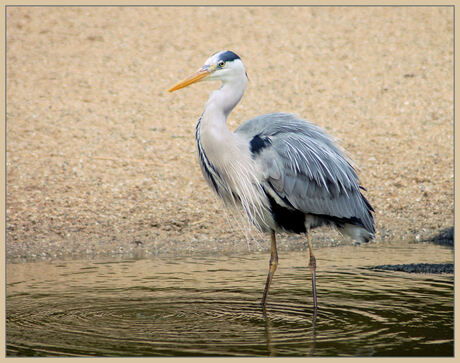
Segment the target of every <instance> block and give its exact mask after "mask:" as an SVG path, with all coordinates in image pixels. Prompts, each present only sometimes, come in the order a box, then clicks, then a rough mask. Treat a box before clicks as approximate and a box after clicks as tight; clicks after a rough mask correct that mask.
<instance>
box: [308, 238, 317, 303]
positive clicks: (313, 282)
mask: <svg viewBox="0 0 460 363" xmlns="http://www.w3.org/2000/svg"><path fill="white" fill-rule="evenodd" d="M307 243H308V249H309V251H310V262H309V264H308V266H309V267H310V271H311V286H312V289H313V307H314V308H315V310H316V309H318V298H317V295H316V258H315V255H314V254H313V249H312V247H311V237H310V231H308V232H307Z"/></svg>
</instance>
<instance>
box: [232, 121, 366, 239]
mask: <svg viewBox="0 0 460 363" xmlns="http://www.w3.org/2000/svg"><path fill="white" fill-rule="evenodd" d="M235 133H238V134H240V135H244V137H245V138H247V139H248V142H249V143H250V149H251V152H252V153H253V157H254V159H255V160H256V162H257V163H259V165H260V167H261V170H262V171H263V176H264V183H265V184H266V185H264V189H266V191H267V192H269V193H271V194H272V196H273V197H276V198H277V199H278V200H281V201H284V203H285V204H287V205H288V206H289V207H293V208H295V209H297V210H300V211H302V212H304V213H310V214H316V215H322V216H330V217H335V218H339V219H347V220H351V221H355V222H356V223H358V224H362V226H363V227H364V228H365V229H366V230H368V231H369V232H371V233H373V232H374V222H373V217H372V214H371V213H370V212H371V211H373V209H372V207H371V206H370V204H369V202H368V201H367V200H366V198H365V197H364V196H363V195H362V194H361V192H360V186H359V180H358V177H357V175H356V172H355V170H354V169H353V167H352V165H351V164H350V162H349V161H348V160H347V158H346V157H345V155H344V153H343V152H342V150H340V149H339V148H338V146H337V145H336V144H335V143H334V140H333V139H332V138H331V137H330V136H329V135H328V134H326V132H325V131H323V130H322V129H321V128H319V127H318V126H316V125H314V124H312V123H309V122H307V121H304V120H301V119H298V118H297V117H295V116H294V115H291V114H283V113H276V114H268V115H263V116H259V117H257V118H254V119H252V120H249V121H248V122H246V123H245V124H243V125H241V126H240V127H239V128H238V129H237V130H236V131H235ZM273 194H275V195H273Z"/></svg>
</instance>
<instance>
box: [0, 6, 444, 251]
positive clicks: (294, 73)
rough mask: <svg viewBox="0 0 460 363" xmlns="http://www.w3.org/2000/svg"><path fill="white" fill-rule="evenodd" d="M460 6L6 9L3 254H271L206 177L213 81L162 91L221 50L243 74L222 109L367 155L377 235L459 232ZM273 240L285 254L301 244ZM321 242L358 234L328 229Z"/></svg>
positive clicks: (236, 120) (365, 170)
mask: <svg viewBox="0 0 460 363" xmlns="http://www.w3.org/2000/svg"><path fill="white" fill-rule="evenodd" d="M452 19H453V10H452V8H446V7H444V8H436V7H420V8H419V7H396V8H379V7H375V8H374V7H372V8H371V7H369V8H367V7H347V8H339V7H335V8H334V7H333V8H328V7H300V8H292V7H282V8H270V7H268V8H266V7H252V8H251V7H236V8H235V7H230V8H227V7H225V8H224V7H220V8H219V7H188V8H184V7H183V8H174V7H147V8H143V7H135V8H134V7H126V8H121V7H99V8H92V7H63V8H53V7H46V8H39V7H36V8H27V7H16V8H15V7H9V8H8V9H7V210H6V212H7V234H6V237H7V257H8V258H9V259H11V260H12V259H18V258H20V259H21V258H24V259H31V258H32V259H33V258H60V257H81V256H90V257H94V256H103V255H134V256H136V255H140V256H144V255H146V256H148V255H158V254H160V255H161V254H191V253H231V252H237V251H240V252H241V251H244V250H247V249H248V248H249V249H250V250H251V251H254V250H267V249H268V247H269V241H268V238H266V237H264V236H261V235H260V234H258V233H256V232H254V231H252V230H251V229H248V228H246V227H247V226H245V225H244V224H243V225H242V226H240V225H239V224H237V223H235V222H234V221H233V219H232V217H231V216H229V214H228V213H227V212H225V211H224V210H223V208H222V205H221V204H220V203H219V202H218V201H217V199H216V198H215V196H214V195H213V194H212V192H211V191H210V189H209V188H208V187H207V186H206V184H205V182H204V181H203V179H202V176H201V172H200V169H199V165H198V162H197V157H196V150H195V141H194V131H195V123H196V121H197V119H198V117H199V116H200V114H201V112H202V109H203V104H204V103H205V102H206V100H207V97H208V95H209V92H210V91H211V90H212V89H215V88H216V87H218V84H215V83H211V82H210V83H203V84H197V85H193V86H191V87H189V88H186V89H184V90H180V91H177V92H175V93H173V94H170V93H168V92H167V89H168V88H169V87H170V86H171V85H173V84H174V83H175V82H176V81H178V80H180V79H182V78H184V77H185V76H187V75H188V74H189V73H190V72H192V71H194V70H196V69H197V68H198V67H200V66H201V64H202V63H203V62H204V61H205V60H206V58H207V57H208V56H209V55H210V54H212V53H214V52H215V51H218V50H222V49H231V50H233V51H235V52H236V53H238V54H239V55H240V56H241V58H242V59H243V61H244V63H245V65H246V67H247V71H248V75H249V78H250V82H249V86H248V88H247V90H246V94H245V96H244V97H243V99H242V101H241V103H240V104H239V105H238V106H237V107H236V109H235V110H234V111H233V113H232V114H231V115H230V118H229V120H228V124H229V127H230V128H232V129H234V128H236V127H237V126H238V125H239V124H240V123H242V122H244V121H245V120H248V119H250V118H252V117H254V116H257V115H259V114H263V113H270V112H278V111H280V112H292V113H295V114H297V115H299V116H300V117H302V118H304V119H307V120H309V121H312V122H314V123H316V124H318V125H320V126H321V127H323V128H325V129H326V130H327V131H328V132H329V133H330V134H332V135H334V136H335V137H337V138H338V139H339V140H340V144H341V145H342V146H343V147H344V148H345V149H346V150H347V152H348V154H349V155H350V156H351V157H352V159H353V160H354V161H355V163H356V165H358V166H359V170H358V174H359V176H360V180H361V184H362V185H363V186H364V187H366V189H367V192H366V194H365V195H366V197H367V198H368V199H369V200H370V201H371V203H372V205H373V206H374V208H375V210H376V215H375V220H376V230H377V234H376V242H377V243H385V242H386V241H398V240H405V241H417V242H420V241H424V240H428V239H430V238H432V237H433V236H436V235H438V234H439V233H441V232H442V231H443V230H444V229H445V228H449V227H451V226H453V22H452ZM304 242H305V241H304V238H303V237H301V236H287V235H284V236H282V237H281V238H280V240H279V244H280V247H279V248H280V250H289V249H302V248H304ZM313 243H314V245H315V246H320V245H325V246H326V245H327V246H329V245H336V244H341V243H342V244H344V243H350V242H349V241H347V240H345V239H343V238H342V237H341V236H340V235H339V234H338V233H337V232H335V231H331V230H328V229H324V230H319V231H318V232H316V231H315V232H314V235H313Z"/></svg>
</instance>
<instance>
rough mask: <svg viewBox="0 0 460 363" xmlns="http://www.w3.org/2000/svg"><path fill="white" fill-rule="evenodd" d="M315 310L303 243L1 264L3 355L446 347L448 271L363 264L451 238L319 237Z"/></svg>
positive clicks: (383, 352)
mask: <svg viewBox="0 0 460 363" xmlns="http://www.w3.org/2000/svg"><path fill="white" fill-rule="evenodd" d="M316 257H317V261H318V269H317V275H318V277H317V284H318V304H319V310H318V312H317V314H314V310H313V309H312V297H311V279H310V271H309V268H308V267H307V259H306V254H305V252H283V251H280V260H279V267H278V270H277V271H276V274H275V277H274V280H273V283H272V286H271V289H270V294H269V297H268V304H267V308H266V309H265V310H263V309H262V308H261V307H260V305H259V301H260V299H261V297H262V292H263V288H264V283H265V278H266V274H267V271H268V259H269V255H267V254H260V253H259V254H247V255H244V256H241V255H238V256H236V255H235V256H218V257H215V256H208V257H195V256H194V257H186V258H152V259H143V260H110V261H109V260H105V261H94V260H90V261H64V262H62V261H61V262H35V263H22V264H8V265H7V326H6V337H7V355H8V356H57V355H59V356H209V355H211V356H268V355H274V356H309V355H311V356H453V297H454V291H453V282H454V278H453V275H433V274H409V273H404V272H393V271H374V270H372V269H369V267H372V266H374V265H381V264H399V263H418V262H429V263H452V261H453V252H452V249H451V248H446V247H441V246H436V245H431V244H405V245H401V244H386V243H385V244H383V243H381V244H370V245H365V246H359V247H353V246H343V247H334V248H320V249H317V251H316Z"/></svg>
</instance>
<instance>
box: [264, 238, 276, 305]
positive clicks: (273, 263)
mask: <svg viewBox="0 0 460 363" xmlns="http://www.w3.org/2000/svg"><path fill="white" fill-rule="evenodd" d="M271 237H272V239H271V255H270V269H269V271H268V276H267V282H266V283H265V290H264V295H263V297H262V302H261V304H262V306H265V302H266V301H267V294H268V289H269V288H270V284H271V282H272V278H273V275H274V274H275V271H276V268H277V267H278V250H277V249H276V236H275V232H274V231H272V236H271Z"/></svg>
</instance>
